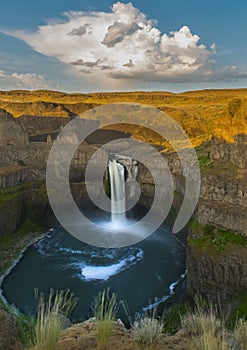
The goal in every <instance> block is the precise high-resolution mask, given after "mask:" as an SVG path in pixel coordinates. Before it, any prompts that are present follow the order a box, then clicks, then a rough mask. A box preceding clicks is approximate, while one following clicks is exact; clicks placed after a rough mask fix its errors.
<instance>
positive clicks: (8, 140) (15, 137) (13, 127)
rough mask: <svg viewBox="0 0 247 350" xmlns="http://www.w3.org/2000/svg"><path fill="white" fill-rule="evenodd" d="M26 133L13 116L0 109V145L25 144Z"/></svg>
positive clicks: (26, 142)
mask: <svg viewBox="0 0 247 350" xmlns="http://www.w3.org/2000/svg"><path fill="white" fill-rule="evenodd" d="M27 144H28V135H27V132H26V131H25V130H24V128H23V127H22V126H21V124H20V123H19V122H18V121H17V120H16V119H14V118H13V116H12V115H11V114H10V113H8V112H7V111H5V110H4V109H0V146H10V147H11V146H16V145H22V146H24V145H27Z"/></svg>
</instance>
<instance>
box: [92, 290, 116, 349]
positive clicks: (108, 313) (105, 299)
mask: <svg viewBox="0 0 247 350" xmlns="http://www.w3.org/2000/svg"><path fill="white" fill-rule="evenodd" d="M117 309H118V303H117V297H116V294H115V293H112V294H111V295H110V291H109V288H107V289H105V290H103V291H102V292H100V293H99V295H98V296H97V297H95V299H94V303H93V313H94V317H95V320H96V340H97V344H98V347H99V349H101V350H104V349H107V345H108V343H109V340H110V335H111V332H112V327H113V323H114V321H115V319H116V312H117Z"/></svg>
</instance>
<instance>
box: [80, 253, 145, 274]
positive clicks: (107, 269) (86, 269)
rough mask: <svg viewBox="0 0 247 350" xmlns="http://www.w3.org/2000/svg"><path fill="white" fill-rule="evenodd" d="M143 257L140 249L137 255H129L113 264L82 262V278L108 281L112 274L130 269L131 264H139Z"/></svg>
mask: <svg viewBox="0 0 247 350" xmlns="http://www.w3.org/2000/svg"><path fill="white" fill-rule="evenodd" d="M142 258H143V251H142V250H139V251H138V252H137V254H136V255H131V256H128V257H127V258H125V259H123V260H120V261H118V262H117V263H115V264H111V265H104V266H103V265H101V266H95V265H87V264H82V265H81V275H80V278H82V279H83V280H85V281H92V280H102V281H107V280H108V279H109V278H111V277H112V276H114V275H117V274H118V273H120V272H121V271H124V270H126V269H129V268H130V267H131V266H133V265H135V264H137V263H138V262H139V261H140V260H142Z"/></svg>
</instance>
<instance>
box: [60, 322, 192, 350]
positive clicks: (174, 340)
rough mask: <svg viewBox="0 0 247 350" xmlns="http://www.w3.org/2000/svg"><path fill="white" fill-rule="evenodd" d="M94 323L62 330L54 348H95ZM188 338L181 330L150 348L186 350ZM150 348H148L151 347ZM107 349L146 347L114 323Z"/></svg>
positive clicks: (137, 349)
mask: <svg viewBox="0 0 247 350" xmlns="http://www.w3.org/2000/svg"><path fill="white" fill-rule="evenodd" d="M95 330H96V328H95V323H94V322H92V321H90V320H89V321H86V322H84V323H81V324H77V325H74V326H72V327H71V328H68V329H66V330H64V331H63V333H62V335H61V337H60V340H59V342H58V344H57V346H56V350H91V349H96V348H97V343H96V332H95ZM189 343H190V340H189V339H188V338H186V337H184V334H183V332H178V333H177V334H176V335H174V336H168V335H163V336H162V337H161V339H160V341H159V343H158V344H155V347H151V348H152V349H157V350H175V349H176V350H188V348H189ZM151 348H150V349H151ZM107 349H108V350H140V349H147V346H146V345H144V344H140V343H138V342H137V341H136V340H135V339H133V337H132V334H131V331H130V330H128V329H126V328H125V327H124V326H123V325H121V324H119V323H116V324H115V325H114V327H113V331H112V334H111V338H110V343H109V346H108V347H107Z"/></svg>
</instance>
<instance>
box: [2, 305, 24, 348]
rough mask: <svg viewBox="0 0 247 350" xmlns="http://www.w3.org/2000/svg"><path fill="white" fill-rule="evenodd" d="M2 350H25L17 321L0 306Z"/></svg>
mask: <svg viewBox="0 0 247 350" xmlns="http://www.w3.org/2000/svg"><path fill="white" fill-rule="evenodd" d="M0 350H24V346H23V345H22V344H21V342H20V339H19V336H18V331H17V328H16V324H15V320H14V318H13V317H12V316H10V314H8V313H7V312H6V311H5V310H4V309H3V308H2V306H0Z"/></svg>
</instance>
